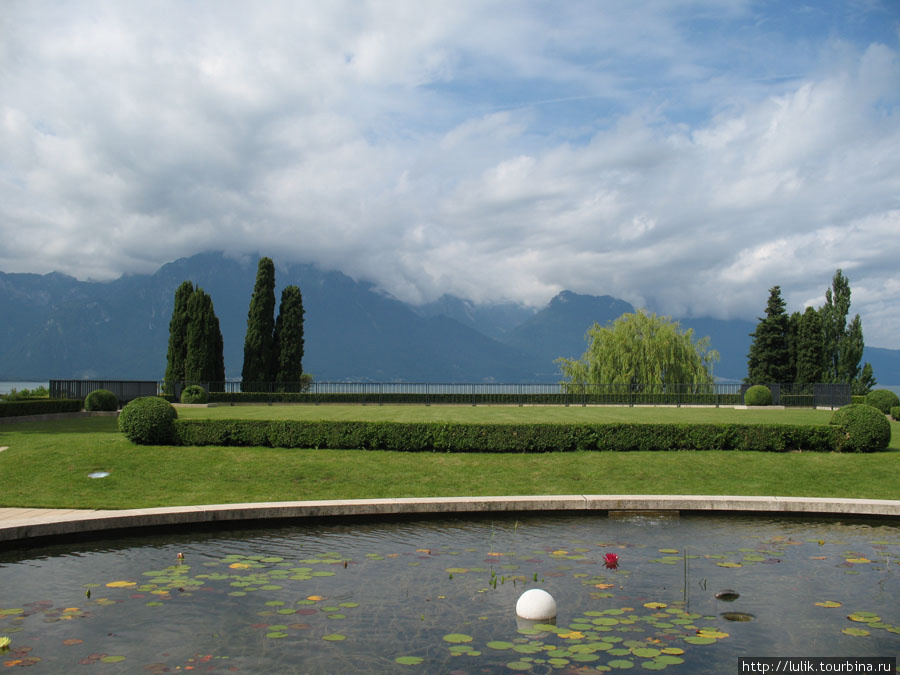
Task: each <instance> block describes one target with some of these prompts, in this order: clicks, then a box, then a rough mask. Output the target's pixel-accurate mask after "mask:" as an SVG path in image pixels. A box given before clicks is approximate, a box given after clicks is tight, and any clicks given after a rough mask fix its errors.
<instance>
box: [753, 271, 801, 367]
mask: <svg viewBox="0 0 900 675" xmlns="http://www.w3.org/2000/svg"><path fill="white" fill-rule="evenodd" d="M784 307H785V303H784V300H782V298H781V287H780V286H773V287H772V288H770V289H769V301H768V303H767V304H766V316H765V318H760V319H759V323H758V324H757V325H756V330H755V331H753V332H752V333H751V334H750V335H751V337H752V338H753V342H752V343H751V344H750V353H749V354H748V355H747V377H746V378H745V380H744V381H745V382H746V383H747V384H781V383H783V382H789V381H790V380H791V357H790V345H789V343H788V338H789V322H790V319H789V318H788V315H787V314H786V313H785V311H784Z"/></svg>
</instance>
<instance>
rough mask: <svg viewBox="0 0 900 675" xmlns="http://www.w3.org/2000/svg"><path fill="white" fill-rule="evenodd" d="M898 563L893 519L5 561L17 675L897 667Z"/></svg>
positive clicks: (451, 525) (297, 532)
mask: <svg viewBox="0 0 900 675" xmlns="http://www.w3.org/2000/svg"><path fill="white" fill-rule="evenodd" d="M179 553H183V555H184V559H183V560H179V559H178V554H179ZM607 553H615V554H617V555H618V556H619V566H618V568H617V569H608V568H606V567H605V566H604V556H605V554H607ZM898 562H900V524H897V523H895V522H889V523H885V522H884V521H881V522H871V521H868V522H867V521H846V522H843V523H841V522H837V521H832V520H797V519H785V520H781V519H766V518H755V517H754V518H749V517H740V516H736V517H718V516H709V515H702V516H691V515H683V516H682V517H680V518H677V517H674V518H672V517H665V516H659V517H627V518H623V519H615V518H607V517H606V516H566V515H560V516H553V515H540V516H531V515H526V516H521V517H519V518H515V517H510V518H505V517H500V518H497V517H493V518H474V519H473V518H467V519H428V520H416V521H412V520H395V521H388V522H380V523H373V522H369V521H350V522H348V523H346V524H343V525H334V524H331V522H329V523H326V524H321V523H319V524H314V525H297V526H291V527H279V528H271V529H249V528H248V529H243V530H229V531H221V530H220V531H208V532H203V533H196V532H195V533H190V534H184V533H176V534H171V535H163V534H146V535H133V536H129V537H123V538H119V539H115V540H103V541H102V542H91V543H84V542H82V543H77V542H76V543H68V544H64V545H59V546H45V547H42V548H31V549H28V550H7V551H2V552H0V637H2V636H8V637H9V638H10V640H11V645H10V648H9V650H7V651H6V652H4V653H2V654H0V668H2V669H3V670H6V669H7V668H9V669H10V671H9V672H17V671H14V670H12V669H13V668H16V667H28V668H29V671H28V672H30V673H33V674H37V673H88V674H89V673H92V672H94V673H98V674H99V673H103V674H104V675H105V674H112V673H147V672H151V673H152V672H185V671H194V672H214V673H231V672H234V673H266V674H269V673H392V672H397V673H429V674H430V673H452V674H453V675H463V674H471V675H478V674H482V673H512V672H532V673H551V672H552V673H586V674H589V673H597V672H608V671H607V669H611V671H612V672H619V671H620V670H621V671H625V670H630V669H634V670H633V672H643V671H644V670H666V671H668V672H670V673H735V672H737V659H738V657H740V656H897V655H898V654H900V564H898ZM535 579H536V580H535ZM529 588H543V589H545V590H547V591H548V592H550V593H551V594H552V595H553V596H554V597H555V599H556V602H557V605H558V608H559V616H558V617H557V620H556V625H555V626H551V625H538V626H537V627H534V626H533V625H529V624H526V623H525V622H521V621H517V619H516V616H515V605H516V600H517V599H518V597H519V596H520V595H521V593H522V592H524V591H525V590H527V589H529ZM88 590H89V591H90V597H89V598H88V597H86V591H88ZM725 590H729V591H733V592H734V594H736V595H737V596H738V597H737V598H736V599H734V600H732V601H726V600H725V599H719V598H717V597H716V594H720V595H721V592H722V591H725ZM722 597H730V596H728V595H725V596H722ZM817 603H820V604H817ZM837 603H840V604H839V605H838V604H837ZM823 605H825V606H823ZM828 605H835V606H828ZM735 619H744V620H735ZM404 657H407V658H404ZM397 659H400V661H399V662H398V660H397ZM420 659H421V661H419V660H420Z"/></svg>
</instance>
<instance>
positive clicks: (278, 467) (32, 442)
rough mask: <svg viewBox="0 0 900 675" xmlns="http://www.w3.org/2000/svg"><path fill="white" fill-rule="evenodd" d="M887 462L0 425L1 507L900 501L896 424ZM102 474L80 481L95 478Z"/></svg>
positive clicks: (653, 412)
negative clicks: (206, 443) (289, 441)
mask: <svg viewBox="0 0 900 675" xmlns="http://www.w3.org/2000/svg"><path fill="white" fill-rule="evenodd" d="M179 414H180V415H181V416H182V417H197V416H204V415H209V416H216V417H219V416H221V417H233V416H235V415H236V414H240V415H241V416H256V415H259V416H261V417H264V418H273V417H275V416H276V415H278V416H287V417H291V418H298V417H297V416H301V415H302V416H304V417H305V418H307V419H322V418H323V417H325V416H326V415H327V416H328V417H329V418H333V416H346V417H339V418H343V419H404V420H407V419H409V420H422V419H452V420H457V421H462V420H471V421H498V422H499V421H526V420H528V421H535V420H538V419H539V420H541V421H547V422H559V421H565V420H577V421H586V420H591V421H617V420H622V421H627V420H631V421H634V420H635V419H636V417H635V416H637V418H638V419H644V420H645V421H679V420H680V421H687V422H690V421H693V422H700V421H723V422H726V421H740V420H743V421H772V422H795V423H796V422H801V423H802V422H808V423H823V422H827V420H828V418H829V415H830V413H828V412H827V411H812V410H798V411H735V410H728V409H719V410H715V409H681V410H678V409H673V408H634V409H629V408H568V409H566V408H539V407H538V408H529V407H525V408H517V407H514V408H505V407H504V408H501V407H494V408H488V407H478V408H472V407H470V406H468V407H467V406H460V407H437V406H433V407H430V408H425V407H420V406H396V407H381V408H380V407H378V406H364V407H363V406H319V407H315V406H312V407H297V406H290V407H287V406H285V407H281V406H271V407H269V406H260V407H254V408H250V407H244V406H235V407H233V408H232V407H223V408H210V409H181V410H180V411H179ZM892 430H893V436H892V440H891V449H890V451H888V452H883V453H874V454H865V455H854V454H818V453H787V454H775V453H755V452H721V451H716V450H709V451H705V452H657V453H650V452H633V453H611V452H589V453H588V452H584V453H558V454H549V453H548V454H534V455H521V454H517V455H496V454H441V453H416V454H407V453H396V452H366V451H359V450H282V449H269V448H208V447H203V448H176V447H138V446H133V445H131V444H130V443H129V442H128V441H126V440H125V439H124V438H123V437H122V435H121V434H120V433H119V432H118V430H117V427H116V422H115V420H114V419H112V418H90V419H82V420H61V421H54V422H43V423H20V424H11V425H3V426H0V447H2V446H9V449H8V450H6V451H4V452H0V477H2V490H0V506H33V507H69V508H137V507H149V506H174V505H184V504H213V503H235V502H256V501H282V500H305V499H342V498H346V499H353V498H375V497H435V496H437V497H440V496H464V495H473V496H474V495H537V494H729V495H783V496H817V497H858V498H875V499H900V423H896V422H894V423H892ZM97 470H104V471H109V472H111V475H110V476H109V477H107V478H103V479H90V478H88V477H87V475H88V474H89V473H90V472H92V471H97Z"/></svg>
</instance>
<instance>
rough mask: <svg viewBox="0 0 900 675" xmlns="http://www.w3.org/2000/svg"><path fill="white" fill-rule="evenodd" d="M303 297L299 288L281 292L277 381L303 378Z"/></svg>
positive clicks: (276, 324) (277, 339)
mask: <svg viewBox="0 0 900 675" xmlns="http://www.w3.org/2000/svg"><path fill="white" fill-rule="evenodd" d="M303 314H304V311H303V296H302V295H301V294H300V289H299V288H298V287H297V286H287V287H286V288H285V289H284V290H283V291H282V292H281V305H280V306H279V308H278V320H277V321H276V322H275V353H276V354H277V359H278V361H277V364H276V373H275V381H276V382H277V383H279V384H283V383H296V382H300V381H301V379H302V376H303Z"/></svg>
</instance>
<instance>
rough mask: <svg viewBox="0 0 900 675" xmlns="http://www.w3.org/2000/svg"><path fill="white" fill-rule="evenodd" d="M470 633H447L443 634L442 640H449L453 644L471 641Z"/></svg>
mask: <svg viewBox="0 0 900 675" xmlns="http://www.w3.org/2000/svg"><path fill="white" fill-rule="evenodd" d="M474 639H475V638H473V637H472V636H471V635H465V634H463V633H449V634H447V635H445V636H444V642H451V643H453V644H458V643H462V642H471V641H472V640H474Z"/></svg>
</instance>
